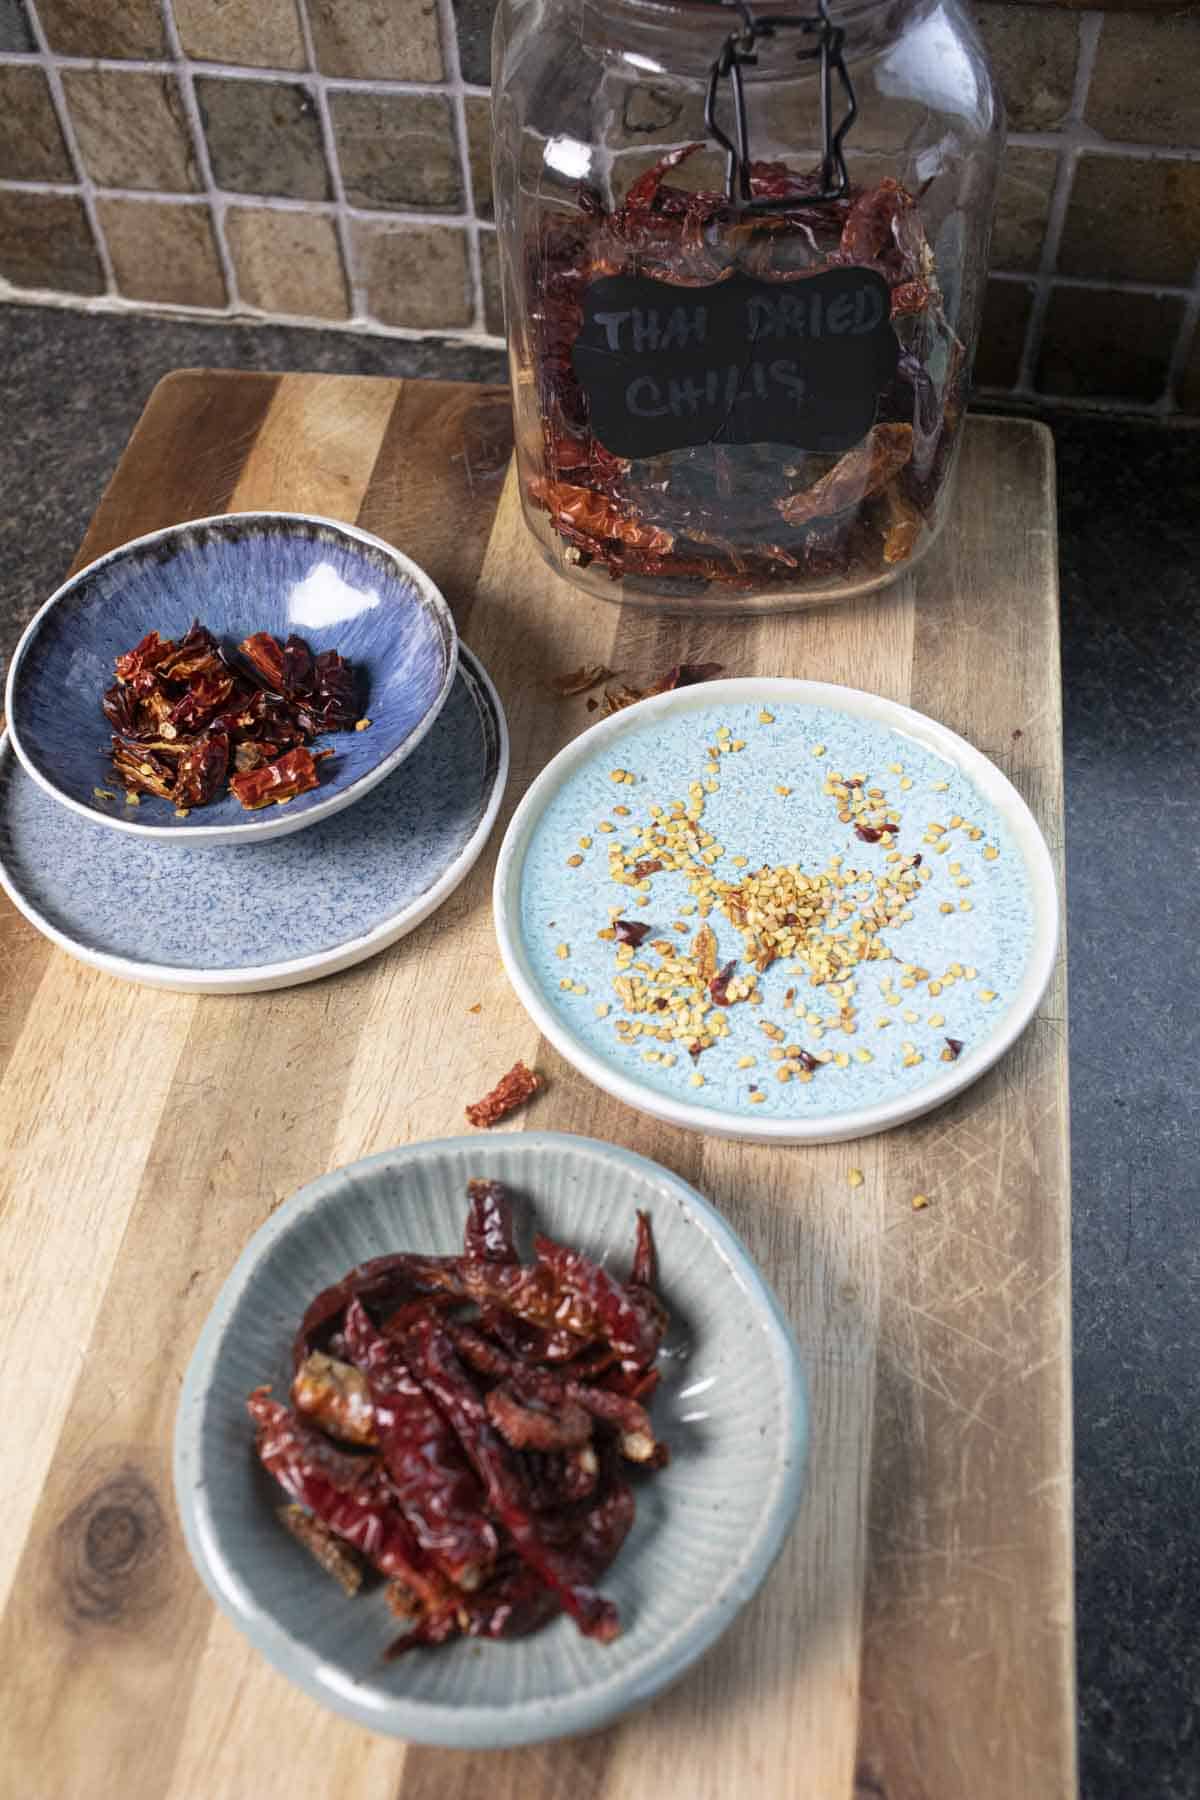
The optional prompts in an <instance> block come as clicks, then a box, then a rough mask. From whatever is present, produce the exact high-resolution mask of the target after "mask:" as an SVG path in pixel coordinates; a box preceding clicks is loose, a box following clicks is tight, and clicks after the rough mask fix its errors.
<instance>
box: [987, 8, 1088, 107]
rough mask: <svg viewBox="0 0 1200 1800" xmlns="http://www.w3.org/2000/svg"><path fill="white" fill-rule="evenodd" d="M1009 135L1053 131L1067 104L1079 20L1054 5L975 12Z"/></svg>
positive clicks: (1077, 45)
mask: <svg viewBox="0 0 1200 1800" xmlns="http://www.w3.org/2000/svg"><path fill="white" fill-rule="evenodd" d="M974 12H975V18H976V21H977V22H978V25H979V28H980V31H981V32H982V34H983V41H984V43H985V44H986V45H987V51H988V55H989V57H990V58H991V63H992V68H993V70H994V71H995V75H996V79H997V81H998V82H999V85H1000V91H1001V93H1002V94H1003V95H1004V105H1005V108H1006V109H1007V112H1008V128H1009V130H1010V131H1055V130H1057V129H1058V127H1059V126H1060V125H1062V124H1063V123H1064V122H1065V120H1066V117H1067V113H1068V112H1069V110H1070V106H1071V96H1072V93H1073V92H1074V87H1075V65H1076V63H1077V62H1078V60H1079V20H1078V19H1077V18H1073V17H1072V15H1071V13H1070V12H1069V11H1067V12H1063V11H1059V10H1058V9H1057V8H1056V7H1031V6H995V5H982V6H976V7H975V8H974Z"/></svg>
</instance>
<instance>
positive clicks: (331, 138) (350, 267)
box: [296, 0, 367, 320]
mask: <svg viewBox="0 0 1200 1800" xmlns="http://www.w3.org/2000/svg"><path fill="white" fill-rule="evenodd" d="M296 14H297V17H298V18H299V20H300V34H301V37H302V38H303V40H304V55H305V58H306V60H307V62H308V66H309V68H310V69H311V70H312V75H311V77H310V78H309V79H310V81H311V84H312V88H311V91H312V94H313V98H314V101H315V104H316V108H317V118H318V119H319V121H320V125H321V142H322V147H323V149H324V151H325V164H326V167H327V168H328V170H329V180H330V184H331V186H332V188H333V202H334V219H335V229H336V231H337V236H338V244H339V246H340V248H341V252H342V267H343V269H344V271H345V276H346V292H347V294H348V295H349V297H350V312H351V316H352V318H354V319H355V320H358V319H365V318H366V317H367V290H366V285H365V283H364V282H363V281H362V280H361V278H360V275H359V268H358V259H357V257H356V256H355V254H354V239H353V235H352V233H351V230H350V219H349V214H348V210H347V203H346V184H345V181H344V180H343V178H342V163H341V158H340V157H339V156H338V150H337V138H336V136H335V134H334V129H333V115H332V113H331V112H330V110H329V96H328V94H327V92H326V90H325V82H324V79H323V77H322V76H321V75H319V74H318V73H317V57H316V52H315V50H314V48H313V35H312V22H311V20H310V19H309V16H308V0H296Z"/></svg>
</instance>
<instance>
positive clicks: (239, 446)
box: [72, 369, 280, 568]
mask: <svg viewBox="0 0 1200 1800" xmlns="http://www.w3.org/2000/svg"><path fill="white" fill-rule="evenodd" d="M279 382H280V377H279V376H278V375H256V374H237V375H223V376H222V377H221V378H220V380H219V381H217V382H215V381H214V380H213V377H212V374H211V373H210V372H209V371H208V370H207V369H177V370H176V371H175V372H174V374H171V375H166V376H164V377H163V379H162V380H161V381H160V382H159V383H158V386H157V387H156V388H155V390H154V392H153V393H152V394H151V396H150V399H149V400H148V401H147V403H146V410H145V412H144V413H143V414H142V416H141V419H140V420H139V421H138V425H137V429H136V430H135V431H134V434H133V436H132V437H131V438H130V440H129V443H128V445H127V447H126V449H125V452H124V455H123V456H122V457H121V462H120V466H119V468H118V470H117V473H116V474H115V475H114V477H113V479H112V481H111V482H110V483H109V486H108V489H107V491H106V492H105V495H104V498H103V499H102V500H101V502H100V504H99V506H98V507H97V508H96V513H95V516H94V518H93V519H92V522H91V524H90V525H89V527H88V531H87V536H86V537H85V538H84V540H83V543H82V544H81V546H80V549H79V554H78V556H77V557H76V558H75V561H74V563H73V564H72V568H82V567H83V565H84V563H89V562H92V561H93V560H94V559H95V558H96V557H97V556H103V555H104V554H105V552H106V551H109V550H114V549H115V548H116V546H117V545H118V544H124V543H127V542H128V540H129V539H130V538H134V537H141V536H142V535H143V534H144V533H145V532H147V531H159V530H161V529H162V527H163V526H165V525H178V524H179V523H181V521H183V520H184V519H203V518H206V517H207V516H208V515H209V514H210V513H216V512H226V511H228V510H229V502H230V496H231V495H232V493H233V490H234V488H235V487H236V486H237V483H238V481H239V479H240V477H241V473H242V470H243V468H244V467H245V465H246V463H247V462H248V460H249V458H250V456H251V454H252V452H253V450H254V447H255V442H256V439H257V437H258V434H259V431H260V429H261V427H262V423H263V420H264V419H265V418H266V416H267V413H268V411H269V410H270V407H271V404H272V402H273V401H274V398H275V394H276V391H277V389H278V387H279Z"/></svg>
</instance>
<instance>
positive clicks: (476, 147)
mask: <svg viewBox="0 0 1200 1800" xmlns="http://www.w3.org/2000/svg"><path fill="white" fill-rule="evenodd" d="M465 106H466V115H467V158H468V161H469V162H470V164H471V192H472V194H473V195H474V197H475V211H476V214H477V215H478V217H479V218H481V219H492V218H495V216H496V208H495V202H494V200H493V198H492V103H491V101H490V100H485V99H484V98H483V96H482V95H481V94H468V95H467V98H466V101H465Z"/></svg>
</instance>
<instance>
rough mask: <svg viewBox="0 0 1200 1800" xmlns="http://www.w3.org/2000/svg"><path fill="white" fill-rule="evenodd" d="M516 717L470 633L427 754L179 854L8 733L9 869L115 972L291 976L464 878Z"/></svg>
mask: <svg viewBox="0 0 1200 1800" xmlns="http://www.w3.org/2000/svg"><path fill="white" fill-rule="evenodd" d="M507 774H508V733H507V730H506V727H505V723H504V713H503V710H502V708H501V705H500V701H499V699H498V697H497V695H496V691H495V689H494V688H493V687H492V684H491V682H490V681H489V679H488V677H487V675H486V673H485V671H484V669H483V667H482V665H481V664H480V663H479V662H478V661H477V660H476V658H475V657H473V656H472V655H471V653H470V652H469V651H468V650H466V649H463V651H462V653H461V658H460V661H459V666H458V674H457V677H456V679H455V681H454V684H453V688H452V690H451V694H450V698H449V700H448V701H447V703H446V705H445V707H444V708H443V709H442V712H441V714H440V715H439V717H438V719H437V722H436V724H435V725H434V727H433V729H432V730H431V731H430V733H429V735H428V736H427V738H426V739H425V741H424V743H422V744H421V745H420V746H419V748H418V749H417V751H416V752H415V754H414V755H413V756H411V757H410V758H409V759H408V760H407V761H406V762H405V764H404V766H403V767H402V768H400V769H397V770H396V771H395V773H394V774H392V775H390V776H388V778H387V780H386V781H383V782H381V783H380V784H379V786H377V787H375V788H374V789H373V790H372V791H371V792H370V793H369V794H367V795H366V796H365V797H364V799H363V800H362V801H361V802H360V804H359V805H357V806H354V807H351V808H350V809H348V810H347V811H345V812H340V813H338V814H336V815H335V816H334V817H333V818H331V819H326V820H323V821H322V822H321V823H319V824H317V825H314V826H313V827H312V829H311V830H310V831H305V832H303V833H301V834H300V835H299V836H295V837H287V838H283V839H281V840H279V841H276V842H271V843H267V844H216V845H205V846H203V847H197V848H196V849H195V850H193V851H192V852H191V853H190V854H189V855H187V856H180V855H179V854H178V853H177V852H176V850H175V849H174V847H173V846H171V845H167V844H162V843H158V842H155V841H153V840H149V841H147V840H145V839H137V838H128V837H125V836H123V835H122V834H120V833H118V832H115V831H109V830H106V829H105V827H104V826H102V825H93V824H90V823H88V822H87V821H85V820H82V819H79V818H77V817H76V816H75V814H74V813H72V812H70V811H68V810H67V808H66V807H64V806H60V805H58V804H57V802H56V801H54V800H52V799H51V798H50V797H49V796H48V795H47V794H46V793H45V792H44V791H43V789H42V788H41V787H39V786H38V785H37V783H36V782H34V781H32V780H31V779H30V777H29V775H28V774H27V773H26V771H25V770H24V768H22V766H21V764H20V763H19V762H18V761H17V758H16V757H15V756H14V755H13V752H12V748H11V745H10V744H9V743H8V740H7V737H6V736H5V737H0V882H2V883H3V885H4V888H5V889H6V891H7V893H8V895H9V897H10V899H11V900H12V901H13V902H14V904H15V905H16V906H17V907H18V908H19V909H20V911H21V912H23V913H24V915H25V917H26V918H27V919H28V920H29V921H30V923H31V924H33V925H35V926H36V927H37V929H38V930H39V931H40V932H42V933H43V934H44V935H45V936H46V937H48V938H51V939H52V940H53V942H54V943H56V944H58V945H59V946H60V947H61V948H62V949H64V950H66V951H68V952H69V954H70V955H72V956H75V957H78V958H79V959H80V961H81V962H86V963H91V964H92V965H93V966H94V967H96V968H98V969H104V970H106V971H107V972H108V973H109V974H112V975H118V976H121V977H122V978H124V979H125V980H127V981H139V982H143V983H145V984H147V985H149V986H151V987H166V988H177V989H180V990H183V991H185V992H189V993H200V994H236V993H252V992H255V991H258V990H262V989H266V988H280V987H292V986H295V985H297V984H298V983H300V982H303V981H313V980H315V979H316V978H317V977H318V976H320V975H328V974H332V973H333V971H334V970H336V969H345V968H349V967H350V965H351V964H352V963H357V962H362V961H364V960H365V959H366V958H367V957H369V956H374V955H375V953H376V952H377V951H379V950H382V949H384V948H385V947H386V946H387V945H388V944H391V943H394V942H395V940H396V939H397V938H400V937H403V936H404V934H405V933H406V932H408V931H411V930H412V929H413V928H414V926H416V925H419V924H420V922H421V920H422V919H424V918H427V917H428V915H429V914H430V913H431V912H433V911H434V909H435V908H436V907H438V906H440V904H441V903H442V901H443V900H444V899H445V898H446V896H447V895H448V894H450V893H452V892H453V890H454V889H455V888H456V887H457V886H458V884H459V882H460V881H462V879H463V877H464V876H465V875H466V873H467V871H468V870H469V869H470V868H471V867H472V865H473V864H474V863H475V861H476V859H477V857H478V856H479V853H480V851H481V850H482V849H483V847H484V845H485V843H486V842H487V839H488V836H489V834H490V832H491V829H492V826H493V824H494V823H495V819H496V813H497V811H498V809H499V806H500V800H501V797H502V795H503V792H504V784H505V780H506V778H507Z"/></svg>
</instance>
